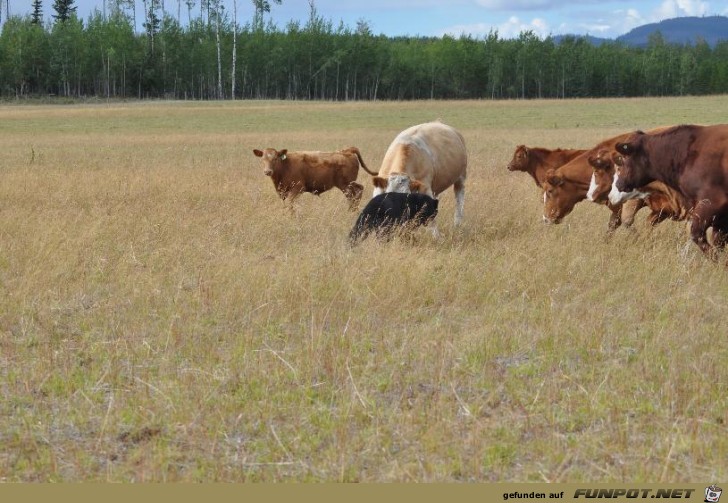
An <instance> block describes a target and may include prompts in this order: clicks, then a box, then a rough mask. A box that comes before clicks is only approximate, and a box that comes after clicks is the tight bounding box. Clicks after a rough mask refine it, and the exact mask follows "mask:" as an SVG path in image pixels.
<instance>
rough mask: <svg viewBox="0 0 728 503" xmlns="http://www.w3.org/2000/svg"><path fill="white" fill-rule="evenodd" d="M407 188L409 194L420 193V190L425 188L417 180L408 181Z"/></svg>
mask: <svg viewBox="0 0 728 503" xmlns="http://www.w3.org/2000/svg"><path fill="white" fill-rule="evenodd" d="M409 188H410V192H422V189H424V188H425V186H424V185H422V183H421V182H418V181H417V180H410V184H409Z"/></svg>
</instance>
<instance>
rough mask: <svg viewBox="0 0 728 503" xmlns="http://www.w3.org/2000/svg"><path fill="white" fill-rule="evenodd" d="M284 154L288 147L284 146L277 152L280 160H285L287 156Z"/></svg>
mask: <svg viewBox="0 0 728 503" xmlns="http://www.w3.org/2000/svg"><path fill="white" fill-rule="evenodd" d="M286 154H288V149H287V148H284V149H283V150H281V151H279V152H278V157H279V158H280V160H281V161H285V160H286V157H287V155H286Z"/></svg>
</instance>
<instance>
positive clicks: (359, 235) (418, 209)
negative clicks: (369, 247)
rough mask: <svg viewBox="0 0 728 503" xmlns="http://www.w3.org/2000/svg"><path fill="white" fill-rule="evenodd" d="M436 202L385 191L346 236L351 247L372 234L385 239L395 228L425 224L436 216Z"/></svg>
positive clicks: (368, 205) (365, 209) (416, 194)
mask: <svg viewBox="0 0 728 503" xmlns="http://www.w3.org/2000/svg"><path fill="white" fill-rule="evenodd" d="M437 206H438V200H437V199H434V198H432V197H430V196H428V195H426V194H419V193H417V192H411V193H401V192H385V193H384V194H379V195H377V196H374V197H373V198H372V199H371V200H370V201H369V202H368V203H367V205H366V206H365V207H364V209H363V210H362V212H361V213H360V214H359V218H357V219H356V223H355V224H354V228H353V229H351V232H350V233H349V241H350V242H351V244H352V246H353V245H355V244H357V243H358V242H359V241H361V240H363V239H364V238H366V237H367V236H368V235H369V234H370V233H372V232H374V233H376V234H377V236H379V237H383V238H388V237H389V236H390V235H391V234H392V232H393V231H394V230H395V229H396V228H400V229H401V228H407V227H416V226H418V225H426V224H428V223H430V222H431V221H432V220H434V218H435V216H436V215H437Z"/></svg>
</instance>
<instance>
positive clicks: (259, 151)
mask: <svg viewBox="0 0 728 503" xmlns="http://www.w3.org/2000/svg"><path fill="white" fill-rule="evenodd" d="M253 154H255V157H263V151H262V150H258V149H257V148H254V149H253Z"/></svg>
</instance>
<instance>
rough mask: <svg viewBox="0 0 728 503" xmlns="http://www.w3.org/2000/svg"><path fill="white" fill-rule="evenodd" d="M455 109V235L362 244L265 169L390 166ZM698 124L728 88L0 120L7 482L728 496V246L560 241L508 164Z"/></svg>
mask: <svg viewBox="0 0 728 503" xmlns="http://www.w3.org/2000/svg"><path fill="white" fill-rule="evenodd" d="M436 118H440V119H442V120H443V121H444V122H446V123H448V124H450V125H452V126H454V127H455V128H457V129H458V130H460V131H461V132H462V133H463V135H464V136H465V139H466V142H467V146H468V151H469V159H470V160H469V167H468V181H467V184H466V195H465V217H464V223H463V225H462V226H461V227H459V228H455V227H454V226H453V213H454V197H453V194H452V192H451V191H448V192H446V193H443V195H442V196H441V197H440V213H439V215H438V217H437V222H438V227H439V229H440V231H441V234H442V235H441V237H440V238H439V239H436V238H434V237H433V236H432V235H431V234H430V233H428V232H427V231H425V230H421V231H418V232H416V233H415V234H414V236H413V238H412V239H394V240H392V241H390V242H385V243H383V242H377V241H376V240H375V239H368V240H367V241H365V242H364V243H363V244H362V245H360V246H358V247H356V248H354V249H352V248H351V247H350V246H349V244H348V241H347V235H348V232H349V230H350V229H351V226H352V225H353V223H354V221H355V219H356V214H355V213H351V212H349V211H348V210H347V204H346V201H345V199H344V196H343V195H342V194H341V193H340V192H338V191H331V192H327V193H325V194H323V195H321V196H320V197H315V196H313V195H310V194H304V195H303V196H301V197H300V198H299V200H298V202H297V205H296V208H295V211H294V213H293V214H291V212H289V211H288V210H287V209H286V208H285V207H284V205H283V203H282V202H281V201H280V199H279V198H278V196H277V195H276V194H275V192H274V189H273V186H272V183H271V181H270V180H269V179H268V178H267V177H265V176H264V175H263V173H262V169H261V168H260V166H259V160H258V159H257V158H256V157H254V156H253V154H252V149H253V148H265V147H275V148H279V149H281V148H287V149H289V150H297V149H306V150H335V149H339V148H344V147H348V146H350V145H355V146H357V147H359V148H360V150H361V151H362V154H363V156H364V159H365V161H366V162H367V164H368V166H369V167H370V168H371V169H372V170H376V169H378V167H379V164H380V162H381V160H382V157H383V155H384V152H385V150H386V148H387V146H388V145H389V143H390V142H391V141H392V139H393V138H394V137H395V136H396V134H397V133H398V132H399V131H401V130H403V129H405V128H406V127H408V126H410V125H413V124H417V123H421V122H426V121H429V120H433V119H436ZM690 122H692V123H703V124H711V123H721V122H728V100H727V99H726V97H725V96H716V97H701V98H691V97H685V98H664V99H663V98H649V99H604V100H570V101H499V102H489V101H463V102H454V101H444V102H441V101H427V102H387V103H382V102H378V103H363V102H362V103H324V102H313V103H312V102H274V101H254V102H220V103H218V102H212V103H209V102H205V103H200V102H197V103H184V102H151V103H121V102H110V103H106V102H97V103H90V104H89V103H86V104H76V105H64V106H60V105H59V106H53V105H40V104H38V105H22V104H3V105H0V391H1V392H2V397H3V399H2V400H1V401H0V444H1V445H2V446H3V448H2V449H0V481H5V482H41V481H42V482H45V481H98V482H105V481H113V482H132V481H134V482H151V481H156V482H179V481H185V482H193V481H195V482H212V481H220V482H293V481H296V482H357V481H358V482H415V481H418V482H461V481H464V482H581V481H585V482H617V481H624V482H649V483H658V482H660V483H676V482H687V481H705V482H714V481H716V482H719V481H721V480H723V481H725V480H726V479H728V464H727V463H726V459H728V424H727V423H728V338H726V326H727V324H726V320H727V319H728V301H727V299H728V268H727V267H726V265H725V258H724V259H723V260H722V263H719V264H716V263H713V262H710V261H708V260H706V259H705V257H703V255H702V254H701V253H700V252H699V250H698V248H697V247H696V246H695V245H694V244H692V242H691V241H690V240H689V236H688V234H687V232H686V228H685V224H684V223H677V222H664V223H662V224H661V225H659V226H658V227H657V228H655V229H648V228H647V225H646V222H645V217H646V214H647V212H646V211H645V210H643V212H642V213H640V214H638V217H637V221H636V223H635V225H634V228H633V229H624V228H620V229H618V230H617V231H616V232H615V233H614V235H612V236H611V237H609V236H607V233H606V230H607V221H608V218H609V211H608V210H607V209H606V208H604V207H602V206H598V205H596V204H594V203H590V202H588V201H585V202H582V203H579V204H578V205H577V206H576V208H575V210H574V212H573V213H572V214H571V215H569V216H568V217H567V218H566V219H565V221H564V222H563V223H562V224H560V225H557V226H547V225H544V224H543V223H542V219H541V214H542V213H541V210H542V200H541V193H540V191H539V189H538V188H537V187H536V186H535V184H534V182H533V181H532V179H531V178H530V177H528V175H526V174H524V173H513V172H509V171H507V169H506V165H507V163H508V161H509V160H510V158H511V155H512V153H513V151H514V149H515V147H516V146H517V145H519V144H526V145H529V146H541V147H549V148H557V147H563V148H567V147H570V148H588V147H590V146H592V145H594V144H596V143H597V142H598V141H600V140H602V139H604V138H607V137H609V136H613V135H616V134H619V133H621V132H625V131H629V130H633V129H637V128H643V129H647V128H651V127H656V126H659V125H665V124H677V123H690ZM359 182H360V183H363V184H364V185H365V186H366V192H365V200H366V198H368V197H369V196H370V195H371V183H370V182H369V179H368V175H366V173H364V172H363V170H360V173H359Z"/></svg>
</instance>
